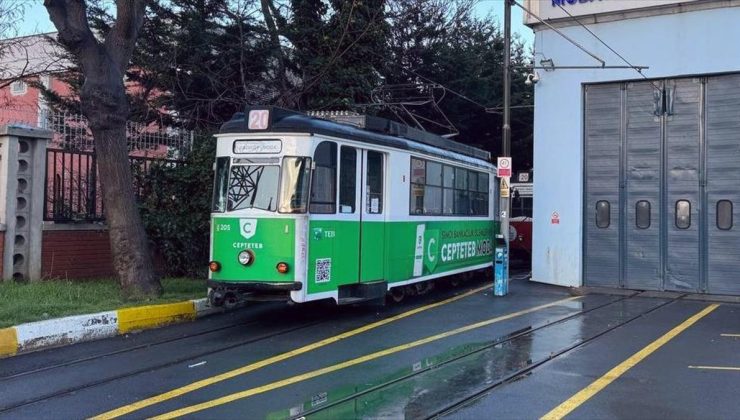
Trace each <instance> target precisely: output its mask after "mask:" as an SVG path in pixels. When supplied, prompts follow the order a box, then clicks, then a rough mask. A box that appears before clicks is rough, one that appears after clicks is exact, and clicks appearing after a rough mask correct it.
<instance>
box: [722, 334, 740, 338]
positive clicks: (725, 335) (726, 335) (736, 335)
mask: <svg viewBox="0 0 740 420" xmlns="http://www.w3.org/2000/svg"><path fill="white" fill-rule="evenodd" d="M720 336H722V337H737V338H740V334H720Z"/></svg>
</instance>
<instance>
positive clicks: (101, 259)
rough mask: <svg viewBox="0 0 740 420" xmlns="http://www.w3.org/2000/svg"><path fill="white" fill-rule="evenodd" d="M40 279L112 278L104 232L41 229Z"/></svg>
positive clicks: (108, 250)
mask: <svg viewBox="0 0 740 420" xmlns="http://www.w3.org/2000/svg"><path fill="white" fill-rule="evenodd" d="M41 275H42V278H45V279H49V278H69V279H83V278H102V277H113V276H114V271H113V263H112V258H111V252H110V243H109V239H108V231H106V230H44V232H43V245H42V247H41Z"/></svg>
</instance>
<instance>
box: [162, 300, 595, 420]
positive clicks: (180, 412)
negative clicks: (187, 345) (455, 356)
mask: <svg viewBox="0 0 740 420" xmlns="http://www.w3.org/2000/svg"><path fill="white" fill-rule="evenodd" d="M581 297H582V296H574V297H569V298H566V299H561V300H558V301H555V302H550V303H547V304H544V305H539V306H535V307H532V308H529V309H524V310H521V311H517V312H513V313H510V314H507V315H502V316H498V317H496V318H491V319H487V320H485V321H481V322H476V323H475V324H470V325H466V326H464V327H460V328H456V329H454V330H450V331H447V332H443V333H440V334H436V335H432V336H429V337H426V338H422V339H420V340H416V341H412V342H410V343H406V344H401V345H398V346H395V347H391V348H388V349H385V350H380V351H377V352H375V353H370V354H367V355H365V356H361V357H358V358H355V359H350V360H346V361H344V362H342V363H339V364H336V365H332V366H327V367H325V368H321V369H316V370H313V371H311V372H306V373H303V374H301V375H296V376H293V377H290V378H286V379H283V380H280V381H276V382H272V383H269V384H267V385H263V386H260V387H256V388H251V389H247V390H244V391H240V392H236V393H234V394H230V395H226V396H224V397H221V398H217V399H214V400H211V401H206V402H204V403H201V404H196V405H191V406H189V407H185V408H181V409H179V410H175V411H170V412H169V413H165V414H161V415H159V416H156V417H153V419H172V418H175V417H180V416H185V415H188V414H192V413H197V412H199V411H203V410H207V409H209V408H213V407H216V406H219V405H223V404H227V403H230V402H233V401H236V400H240V399H243V398H247V397H251V396H253V395H257V394H262V393H264V392H268V391H272V390H274V389H278V388H282V387H285V386H288V385H292V384H295V383H298V382H302V381H305V380H308V379H312V378H315V377H317V376H321V375H325V374H327V373H331V372H336V371H338V370H342V369H346V368H348V367H351V366H355V365H359V364H361V363H365V362H369V361H371V360H375V359H379V358H381V357H385V356H388V355H391V354H394V353H398V352H401V351H404V350H409V349H412V348H414V347H418V346H421V345H424V344H428V343H431V342H433V341H437V340H441V339H443V338H447V337H451V336H453V335H456V334H461V333H464V332H467V331H471V330H474V329H476V328H481V327H485V326H487V325H491V324H494V323H497V322H501V321H506V320H508V319H512V318H516V317H518V316H522V315H526V314H529V313H532V312H535V311H539V310H542V309H545V308H549V307H551V306H556V305H560V304H562V303H566V302H568V301H572V300H575V299H580V298H581Z"/></svg>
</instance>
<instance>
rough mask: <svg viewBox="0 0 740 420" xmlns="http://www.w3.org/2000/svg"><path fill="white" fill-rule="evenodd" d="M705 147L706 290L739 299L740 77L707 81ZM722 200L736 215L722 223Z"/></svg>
mask: <svg viewBox="0 0 740 420" xmlns="http://www.w3.org/2000/svg"><path fill="white" fill-rule="evenodd" d="M706 145H707V146H706V147H707V203H708V204H707V215H708V217H707V222H708V223H707V228H708V229H707V230H708V233H707V242H708V243H707V246H708V252H707V288H708V292H709V293H716V294H735V295H737V294H740V276H738V274H739V273H740V226H738V223H740V213H739V212H740V75H731V76H718V77H710V78H709V79H708V80H707V85H706ZM722 200H727V201H729V202H730V203H731V209H729V210H731V211H730V213H731V215H732V216H731V218H730V219H729V220H727V219H724V220H721V221H719V222H720V223H719V224H718V218H717V216H718V214H717V205H718V203H719V202H720V201H722ZM723 205H724V206H727V203H724V204H723ZM722 210H728V208H727V207H725V208H724V209H722ZM728 222H729V223H728ZM720 227H721V228H720Z"/></svg>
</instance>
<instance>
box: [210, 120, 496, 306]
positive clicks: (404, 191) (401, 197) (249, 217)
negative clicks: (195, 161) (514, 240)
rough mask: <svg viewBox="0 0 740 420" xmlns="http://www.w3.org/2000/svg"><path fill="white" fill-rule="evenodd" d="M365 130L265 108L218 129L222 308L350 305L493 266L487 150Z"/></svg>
mask: <svg viewBox="0 0 740 420" xmlns="http://www.w3.org/2000/svg"><path fill="white" fill-rule="evenodd" d="M360 125H361V126H362V128H360V127H358V126H354V125H350V124H345V123H338V122H334V121H329V120H326V119H320V118H314V117H310V116H308V115H305V114H301V113H297V112H293V111H287V110H284V109H280V108H274V107H263V108H252V109H247V110H246V112H245V113H243V114H242V113H237V114H236V115H235V116H234V118H232V120H231V121H228V122H226V123H225V124H224V125H223V126H222V127H221V131H220V133H219V134H218V136H217V138H218V140H217V152H216V163H215V165H214V166H215V186H214V198H213V209H212V221H211V222H212V223H211V263H210V265H209V268H210V275H209V289H210V292H209V296H210V301H211V303H212V304H213V305H217V306H218V305H223V304H227V305H229V304H233V303H235V302H237V301H239V300H242V299H247V300H266V299H286V300H288V299H289V300H292V301H294V302H306V301H312V300H318V299H334V300H335V301H336V302H337V303H339V304H344V303H353V302H358V301H361V300H370V299H379V298H383V297H384V296H385V294H386V293H387V292H389V291H390V292H391V293H392V294H393V293H394V291H395V292H397V291H401V290H404V289H403V288H404V287H406V286H409V285H412V284H415V283H420V282H424V281H428V280H431V279H435V278H439V277H443V276H448V275H453V274H459V273H466V272H471V271H475V270H482V269H486V268H488V267H490V266H491V265H492V252H493V240H494V234H495V233H497V232H498V222H496V221H495V219H496V211H495V206H494V203H495V197H496V196H497V194H496V189H497V183H496V182H494V181H495V178H494V177H495V167H494V166H493V165H492V164H491V163H490V154H489V153H488V152H486V151H483V150H480V149H476V148H473V147H470V146H467V145H464V144H461V143H458V142H454V141H451V140H449V139H446V138H443V137H439V136H436V135H432V134H429V133H426V132H423V131H419V130H416V129H413V128H411V127H408V126H405V125H401V124H398V123H395V122H392V121H389V120H385V119H381V118H375V117H362V118H361V124H360ZM396 295H398V293H396Z"/></svg>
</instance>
